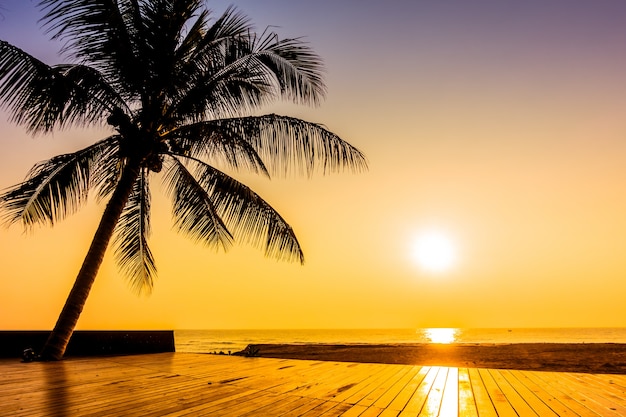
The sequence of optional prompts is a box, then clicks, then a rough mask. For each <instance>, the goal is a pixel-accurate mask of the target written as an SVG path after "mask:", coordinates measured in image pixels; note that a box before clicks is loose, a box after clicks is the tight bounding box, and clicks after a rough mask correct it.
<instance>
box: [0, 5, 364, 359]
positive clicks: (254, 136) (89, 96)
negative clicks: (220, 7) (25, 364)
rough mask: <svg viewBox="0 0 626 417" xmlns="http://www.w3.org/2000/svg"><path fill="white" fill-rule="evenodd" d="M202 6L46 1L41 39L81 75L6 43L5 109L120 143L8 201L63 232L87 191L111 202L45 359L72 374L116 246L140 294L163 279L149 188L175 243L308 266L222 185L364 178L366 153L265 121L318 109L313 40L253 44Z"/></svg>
mask: <svg viewBox="0 0 626 417" xmlns="http://www.w3.org/2000/svg"><path fill="white" fill-rule="evenodd" d="M202 3H203V2H202V1H201V0H42V1H40V2H39V7H40V8H41V10H42V11H43V13H44V17H43V19H42V22H43V27H44V28H45V29H47V30H48V33H50V34H51V36H52V39H58V40H60V41H62V42H63V43H64V48H63V50H62V51H61V53H62V54H63V56H65V57H66V59H67V60H68V61H69V62H70V63H68V64H61V65H52V66H50V65H46V64H45V63H43V62H41V61H39V60H37V59H36V58H35V57H33V56H31V55H29V54H28V53H26V52H24V51H23V50H21V49H20V48H18V47H16V46H14V45H11V44H9V43H7V42H5V41H1V40H0V103H1V104H2V105H3V106H4V108H5V109H7V110H8V111H9V113H10V115H11V117H12V120H13V121H14V122H16V123H18V124H21V125H24V126H25V127H26V129H27V130H28V131H29V132H31V133H33V134H37V133H45V132H50V131H53V130H55V129H62V128H68V127H72V126H92V125H100V126H104V125H105V123H106V124H108V125H109V126H110V127H111V135H110V136H108V137H105V138H103V139H102V140H100V141H98V142H96V143H94V144H93V145H91V146H88V147H86V148H84V149H82V150H79V151H77V152H74V153H68V154H64V155H58V156H55V157H53V158H51V159H49V160H47V161H44V162H40V163H38V164H36V165H35V166H34V167H33V168H32V169H31V171H30V172H29V173H28V175H27V178H26V179H25V181H24V182H22V183H20V184H17V185H15V186H13V187H10V188H8V189H6V190H4V191H3V193H2V194H1V195H0V208H2V210H3V214H4V219H3V220H4V221H5V223H8V224H13V223H16V222H21V223H22V224H23V225H24V226H25V227H30V226H33V225H35V224H49V225H54V223H55V222H57V221H59V220H61V219H63V218H65V217H66V216H67V215H69V214H71V213H74V212H75V211H76V210H77V209H79V208H80V207H81V206H82V205H83V204H84V203H85V202H86V201H87V199H88V195H89V192H90V191H93V192H95V193H97V194H96V195H97V196H98V197H99V198H101V199H106V200H107V203H106V206H105V209H104V212H103V214H102V219H101V221H100V223H99V226H98V228H97V230H96V232H95V235H94V237H93V241H92V243H91V246H90V247H89V250H88V252H87V255H86V257H85V260H84V262H83V264H82V267H81V268H80V270H79V272H78V275H77V278H76V281H75V283H74V286H73V288H72V290H71V292H70V294H69V296H68V299H67V301H66V303H65V306H64V307H63V310H62V312H61V314H60V316H59V319H58V321H57V323H56V325H55V327H54V329H53V331H52V332H51V334H50V337H49V338H48V340H47V342H46V344H45V346H44V348H43V350H42V351H41V357H42V358H43V359H54V360H58V359H61V358H62V357H63V355H64V352H65V348H66V346H67V343H68V341H69V339H70V337H71V335H72V332H73V330H74V328H75V326H76V323H77V321H78V319H79V316H80V313H81V311H82V309H83V306H84V304H85V302H86V300H87V297H88V295H89V291H90V288H91V286H92V284H93V282H94V280H95V278H96V275H97V273H98V269H99V267H100V264H101V262H102V259H103V256H104V254H105V251H106V249H107V247H108V245H109V242H110V241H111V239H112V244H113V246H114V254H115V259H116V261H117V263H118V266H119V267H120V270H121V272H122V273H123V274H124V275H125V276H126V277H128V278H129V280H130V283H131V285H132V287H133V288H134V289H136V290H137V291H139V292H142V291H145V292H149V291H150V290H151V288H152V285H153V278H154V277H155V274H156V267H155V262H154V257H153V255H152V252H151V251H150V248H149V246H148V237H149V235H150V205H151V195H150V183H151V181H152V180H153V179H154V177H155V176H156V174H159V173H160V175H159V177H160V178H161V179H162V180H163V182H164V184H165V187H164V188H165V190H166V193H167V194H168V196H169V197H170V198H171V200H172V205H173V209H172V213H173V219H174V222H175V226H176V227H177V229H178V230H179V231H181V232H183V233H185V234H187V235H188V236H189V237H191V238H192V239H193V240H195V241H198V242H200V243H203V244H205V245H207V246H209V247H218V248H224V249H227V248H228V247H229V246H230V245H231V244H232V243H233V242H234V241H235V240H238V239H243V240H245V241H249V242H251V243H252V244H253V245H255V246H258V247H260V248H262V249H264V251H265V254H266V255H267V256H270V257H275V258H278V259H281V260H295V261H299V262H303V261H304V257H303V253H302V249H301V247H300V245H299V243H298V240H297V239H296V236H295V234H294V232H293V230H292V228H291V227H290V226H289V224H287V222H286V221H285V220H284V219H283V218H282V217H281V216H280V214H279V213H278V212H276V210H274V209H273V208H272V207H271V206H270V205H269V204H268V203H267V202H266V201H264V200H263V199H262V198H261V197H260V196H259V195H258V194H256V193H255V192H254V191H252V190H251V189H250V188H248V187H247V186H245V185H244V184H242V183H241V182H239V181H237V180H235V179H234V178H233V177H231V176H229V175H227V174H226V173H225V172H224V171H223V170H224V169H231V170H244V171H246V172H253V173H256V174H260V175H264V176H267V177H269V176H270V174H272V175H274V174H292V173H295V174H305V175H308V174H311V173H312V172H313V171H315V170H321V171H323V172H333V171H338V170H340V169H344V168H348V169H352V170H353V171H359V170H362V169H366V161H365V158H364V156H363V154H362V153H361V152H359V151H358V150H357V149H356V148H354V147H352V146H351V145H350V144H348V143H347V142H345V141H343V140H342V139H341V138H339V137H338V136H337V135H335V134H333V133H332V132H330V131H329V130H327V129H326V128H325V127H324V126H322V125H320V124H316V123H311V122H306V121H304V120H300V119H296V118H291V117H286V116H279V115H275V114H269V115H258V114H257V113H255V112H256V111H258V110H259V109H260V108H261V107H262V106H263V105H265V104H267V103H269V102H271V101H274V100H276V99H286V100H290V101H293V102H296V103H300V104H312V105H315V104H318V103H319V101H320V100H321V99H322V98H323V96H324V94H325V85H324V82H323V77H322V75H323V67H322V64H321V60H320V58H319V57H318V56H317V55H316V54H315V53H314V52H313V51H312V49H311V48H310V47H309V46H308V45H307V44H306V43H304V42H303V41H302V40H301V39H299V38H295V39H281V38H279V37H278V36H277V35H276V34H275V33H273V32H270V31H265V32H263V33H262V34H260V35H257V34H255V32H254V30H253V27H252V25H251V23H250V21H249V19H248V18H247V17H246V16H244V15H243V14H242V13H240V12H239V11H237V10H236V9H234V8H232V7H230V8H228V9H227V10H226V11H225V12H224V13H223V14H222V15H221V16H219V17H217V18H216V19H213V18H212V14H211V12H210V11H209V10H208V9H206V8H205V7H204V5H203V4H202Z"/></svg>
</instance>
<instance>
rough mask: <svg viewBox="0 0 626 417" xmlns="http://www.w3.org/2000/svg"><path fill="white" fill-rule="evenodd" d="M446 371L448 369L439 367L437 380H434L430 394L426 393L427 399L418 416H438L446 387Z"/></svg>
mask: <svg viewBox="0 0 626 417" xmlns="http://www.w3.org/2000/svg"><path fill="white" fill-rule="evenodd" d="M448 370H449V368H445V367H439V372H438V373H437V378H435V381H434V382H433V385H432V387H431V389H430V392H429V393H428V398H426V402H425V403H424V406H423V407H422V409H421V410H420V413H419V414H418V416H420V417H436V416H438V415H439V410H440V408H441V400H442V398H443V392H444V390H445V387H446V380H447V379H448Z"/></svg>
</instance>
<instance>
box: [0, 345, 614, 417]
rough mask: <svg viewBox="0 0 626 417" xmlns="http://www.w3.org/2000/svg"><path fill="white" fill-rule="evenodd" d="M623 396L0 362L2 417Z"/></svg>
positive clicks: (546, 375)
mask: <svg viewBox="0 0 626 417" xmlns="http://www.w3.org/2000/svg"><path fill="white" fill-rule="evenodd" d="M625 387H626V375H601V374H573V373H555V372H532V371H504V370H488V369H475V368H460V369H458V368H442V367H415V366H410V365H383V364H355V363H340V362H322V361H297V360H283V359H265V358H241V357H229V356H219V355H199V354H180V353H179V354H172V353H169V354H151V355H138V356H133V357H110V358H103V357H99V358H72V359H69V360H66V361H62V362H51V363H31V364H22V363H16V362H14V361H13V362H7V361H2V360H0V416H12V417H13V416H16V417H26V416H33V415H37V416H40V415H41V416H46V415H72V416H78V417H80V416H86V415H89V416H92V417H95V416H102V417H104V416H110V415H124V416H128V417H138V416H142V417H150V416H161V415H169V416H172V417H174V416H178V417H181V416H187V417H191V416H196V415H211V416H220V415H223V416H232V415H246V414H248V415H277V416H278V415H285V416H308V417H312V416H315V417H317V416H339V415H342V414H345V415H347V416H351V415H358V416H361V417H371V416H381V417H391V416H397V415H410V416H415V415H418V414H419V413H421V415H438V414H439V415H457V414H458V415H462V416H465V417H467V416H477V415H480V417H484V416H487V417H489V416H497V414H496V411H498V412H500V415H507V413H508V415H518V414H519V415H523V416H529V415H540V416H555V415H558V416H565V417H567V416H574V415H581V416H593V415H596V416H615V415H626V399H625V398H624V394H625V392H626V388H625ZM355 403H356V404H355ZM512 410H514V411H512ZM512 413H514V414H512Z"/></svg>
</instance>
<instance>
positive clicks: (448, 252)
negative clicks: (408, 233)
mask: <svg viewBox="0 0 626 417" xmlns="http://www.w3.org/2000/svg"><path fill="white" fill-rule="evenodd" d="M412 254H413V257H414V259H415V261H416V262H417V263H418V264H419V266H420V267H422V268H424V269H425V270H427V271H430V272H444V271H446V270H448V269H450V268H451V267H452V266H454V263H455V262H456V248H455V246H454V243H453V242H452V240H451V239H450V238H449V237H448V236H447V235H445V234H443V233H441V232H437V231H429V232H425V233H423V234H421V235H420V236H419V237H418V238H417V240H416V241H415V246H414V247H413V253H412Z"/></svg>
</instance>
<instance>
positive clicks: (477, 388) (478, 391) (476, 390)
mask: <svg viewBox="0 0 626 417" xmlns="http://www.w3.org/2000/svg"><path fill="white" fill-rule="evenodd" d="M468 374H469V377H470V383H471V385H472V394H473V397H474V401H475V403H476V408H477V409H478V410H480V412H479V414H480V416H481V417H483V416H486V417H498V413H497V412H496V407H495V405H494V404H493V401H492V400H491V397H490V396H489V391H488V390H487V387H486V386H485V383H484V381H483V379H482V377H481V375H480V372H479V370H478V369H476V368H469V369H468Z"/></svg>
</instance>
